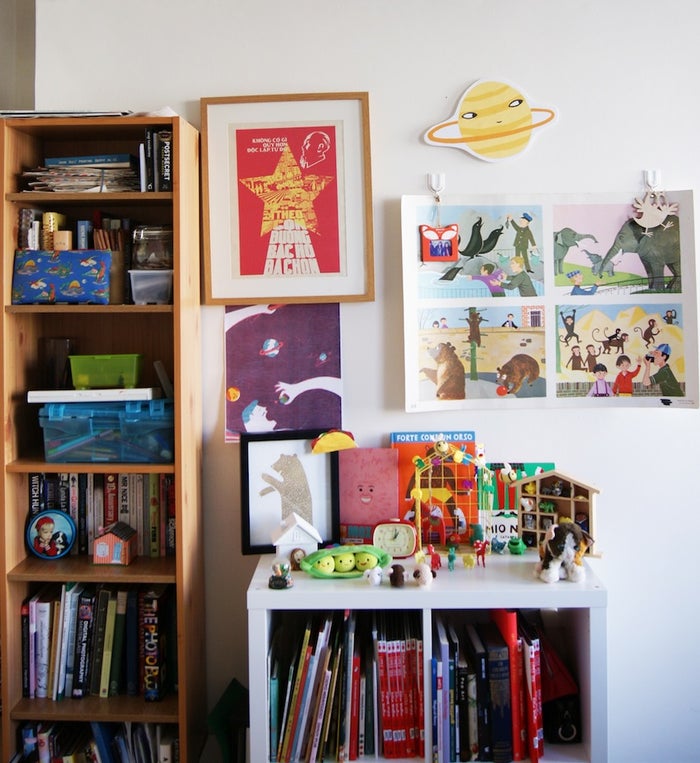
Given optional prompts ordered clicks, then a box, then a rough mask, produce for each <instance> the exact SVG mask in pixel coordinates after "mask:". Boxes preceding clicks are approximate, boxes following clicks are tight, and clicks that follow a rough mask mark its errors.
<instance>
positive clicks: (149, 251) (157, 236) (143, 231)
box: [131, 225, 173, 270]
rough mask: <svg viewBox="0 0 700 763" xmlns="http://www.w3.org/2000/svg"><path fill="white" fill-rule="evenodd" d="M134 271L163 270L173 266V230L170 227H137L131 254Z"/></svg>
mask: <svg viewBox="0 0 700 763" xmlns="http://www.w3.org/2000/svg"><path fill="white" fill-rule="evenodd" d="M131 261H132V265H133V268H134V269H136V270H164V269H170V268H172V266H173V229H172V227H171V226H170V225H137V226H136V227H135V228H134V246H133V250H132V253H131Z"/></svg>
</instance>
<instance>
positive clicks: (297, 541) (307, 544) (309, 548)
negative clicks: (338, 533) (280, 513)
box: [272, 511, 323, 559]
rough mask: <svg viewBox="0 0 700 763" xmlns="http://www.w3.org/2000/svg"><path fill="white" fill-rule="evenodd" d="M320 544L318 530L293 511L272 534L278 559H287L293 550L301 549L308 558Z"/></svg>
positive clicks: (321, 540) (320, 539)
mask: <svg viewBox="0 0 700 763" xmlns="http://www.w3.org/2000/svg"><path fill="white" fill-rule="evenodd" d="M322 542H323V538H321V536H320V535H319V533H318V530H317V529H316V528H315V527H314V526H313V525H312V524H311V523H310V522H307V521H306V520H305V519H304V518H303V517H300V516H299V515H298V514H297V513H296V512H295V511H293V512H292V513H291V514H290V515H289V517H287V519H285V520H284V521H283V522H281V523H280V526H279V528H278V529H277V530H275V532H273V533H272V543H273V545H274V546H275V551H276V553H277V556H278V557H280V558H286V559H289V558H290V556H291V553H292V551H294V550H295V549H301V550H302V551H304V553H305V554H306V555H307V556H308V555H309V554H312V553H313V552H314V551H317V550H318V544H319V543H322Z"/></svg>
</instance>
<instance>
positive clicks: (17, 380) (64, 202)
mask: <svg viewBox="0 0 700 763" xmlns="http://www.w3.org/2000/svg"><path fill="white" fill-rule="evenodd" d="M147 126H151V127H156V128H160V129H170V130H172V133H173V157H172V158H173V180H174V182H173V191H172V192H159V193H154V192H150V193H138V192H128V193H88V194H85V193H70V194H64V193H36V192H24V193H23V192H21V191H20V190H19V185H18V176H19V174H20V173H21V172H22V170H24V169H28V168H31V167H36V166H38V165H40V164H41V163H42V161H43V159H44V157H46V156H72V155H89V154H99V153H124V152H128V153H132V154H136V155H138V146H139V143H140V142H142V141H143V140H144V130H145V128H146V127H147ZM0 135H1V136H2V148H1V149H0V167H1V171H2V178H1V183H2V185H1V188H2V207H1V210H2V211H1V212H0V229H1V230H2V272H1V274H0V284H1V287H2V298H3V307H2V396H1V399H0V408H1V410H2V421H3V433H4V436H3V438H2V470H1V471H0V485H1V490H2V496H1V500H2V504H3V508H2V512H1V513H0V538H2V541H1V543H0V566H1V569H2V583H1V585H2V594H1V595H0V641H1V642H2V650H3V660H2V671H3V672H2V737H1V739H2V751H1V757H2V760H9V759H10V757H11V754H12V753H13V752H14V745H15V738H16V732H17V728H18V726H19V725H20V723H21V722H22V721H24V720H46V721H52V720H53V721H75V720H86V721H88V720H96V721H151V722H155V723H173V724H178V727H179V739H180V751H181V755H180V760H181V761H183V763H184V762H186V761H190V762H191V763H194V762H195V761H198V760H199V755H200V752H201V750H202V748H203V746H204V742H205V738H206V733H207V729H206V670H205V653H204V649H205V638H204V623H205V620H204V591H203V587H204V566H203V549H202V544H203V541H202V515H201V500H200V493H201V490H200V472H201V383H200V379H199V373H198V369H199V352H200V349H199V348H200V338H199V323H200V318H199V316H200V309H199V305H200V287H199V249H200V239H199V134H198V132H197V130H196V129H195V128H193V127H192V126H191V125H189V124H188V123H187V122H185V121H184V120H182V119H180V118H179V117H172V118H171V117H153V118H151V117H120V118H91V117H85V118H75V119H64V118H41V119H7V120H0ZM22 207H33V208H39V209H41V210H43V211H59V212H62V213H65V214H67V215H68V216H69V217H70V218H72V219H92V214H93V211H94V210H96V209H97V210H100V211H101V212H102V213H103V214H104V215H106V216H111V217H119V218H131V219H132V220H133V221H137V222H140V223H146V224H152V225H155V224H171V225H172V227H173V248H174V265H173V300H172V304H171V305H130V304H125V305H104V306H101V305H56V306H33V305H12V303H11V286H12V268H13V256H14V251H15V248H16V245H17V221H18V211H19V209H20V208H22ZM44 337H71V338H73V339H75V340H76V342H77V346H78V350H79V352H80V353H82V354H100V353H112V354H117V353H141V354H142V355H143V356H144V362H143V378H142V385H143V386H158V385H159V383H158V378H157V375H156V373H155V371H154V369H153V362H154V361H156V360H160V361H162V362H163V364H164V367H165V369H166V371H167V373H168V374H169V376H170V378H171V379H172V381H173V384H174V389H175V400H174V422H175V424H174V426H175V448H174V450H175V455H174V459H173V461H172V463H169V464H114V463H109V464H100V463H85V464H70V465H68V464H59V463H53V462H52V463H47V462H45V461H44V458H43V447H42V444H43V441H42V434H41V429H40V428H39V425H38V406H36V405H29V404H27V403H26V393H27V390H30V389H39V388H41V387H40V378H41V370H42V369H41V367H40V365H41V355H40V351H39V346H40V341H41V340H42V338H44ZM41 471H44V472H51V473H54V472H93V473H99V472H106V471H120V472H122V473H131V472H133V473H149V472H171V473H173V474H174V475H175V490H176V497H175V503H176V524H177V551H176V555H175V556H173V557H163V558H159V559H150V558H145V557H140V558H138V559H137V560H136V561H135V562H134V563H132V564H131V565H130V566H128V567H108V566H94V565H92V564H91V562H90V560H89V558H87V557H83V556H68V557H64V558H62V559H59V560H54V561H48V562H47V561H44V560H40V559H37V558H34V557H31V558H30V557H29V556H28V553H27V551H26V549H25V544H24V540H23V536H24V523H25V518H26V516H27V495H28V494H27V490H28V475H29V473H31V472H41ZM51 581H53V582H57V583H61V582H67V581H89V582H95V583H97V582H104V583H122V584H123V583H129V584H131V583H134V584H142V583H154V582H165V583H169V584H172V585H174V587H175V590H176V599H177V654H178V663H177V668H178V682H179V683H178V687H179V691H178V693H177V694H174V695H172V696H169V697H167V698H166V699H165V700H164V701H162V702H149V703H146V702H144V700H143V698H142V697H128V696H118V697H114V698H109V699H100V698H98V697H89V698H86V699H82V700H63V701H58V702H56V701H50V700H40V699H39V700H38V699H23V698H22V683H21V669H20V666H21V633H20V619H19V612H20V604H21V602H22V600H23V599H24V598H25V597H26V596H27V595H28V594H29V593H30V592H34V591H36V589H37V588H38V586H39V585H40V584H41V583H44V582H51Z"/></svg>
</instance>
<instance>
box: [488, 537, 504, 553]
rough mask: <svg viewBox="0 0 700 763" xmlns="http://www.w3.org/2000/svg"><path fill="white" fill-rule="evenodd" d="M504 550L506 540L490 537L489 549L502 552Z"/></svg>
mask: <svg viewBox="0 0 700 763" xmlns="http://www.w3.org/2000/svg"><path fill="white" fill-rule="evenodd" d="M505 550H506V542H505V541H504V540H501V539H500V538H491V551H493V552H494V553H495V554H502V553H503V552H504V551H505Z"/></svg>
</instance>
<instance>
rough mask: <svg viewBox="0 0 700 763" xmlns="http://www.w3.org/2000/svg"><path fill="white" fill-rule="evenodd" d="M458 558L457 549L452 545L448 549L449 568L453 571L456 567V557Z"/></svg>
mask: <svg viewBox="0 0 700 763" xmlns="http://www.w3.org/2000/svg"><path fill="white" fill-rule="evenodd" d="M456 558H457V549H456V548H455V547H454V546H450V547H449V548H448V549H447V569H448V570H449V571H450V572H452V571H453V570H454V568H455V559H456Z"/></svg>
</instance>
